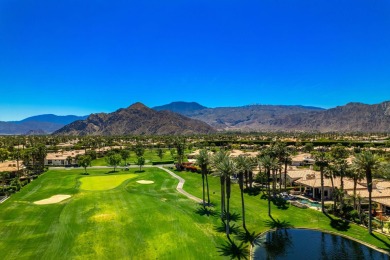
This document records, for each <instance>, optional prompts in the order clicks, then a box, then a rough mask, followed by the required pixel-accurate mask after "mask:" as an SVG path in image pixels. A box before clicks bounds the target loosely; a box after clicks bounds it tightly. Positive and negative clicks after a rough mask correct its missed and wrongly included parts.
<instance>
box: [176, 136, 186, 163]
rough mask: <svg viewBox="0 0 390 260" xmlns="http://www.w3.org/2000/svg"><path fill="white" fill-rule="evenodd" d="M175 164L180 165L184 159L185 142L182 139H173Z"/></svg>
mask: <svg viewBox="0 0 390 260" xmlns="http://www.w3.org/2000/svg"><path fill="white" fill-rule="evenodd" d="M175 147H176V154H177V157H176V158H177V164H179V165H181V164H182V163H183V160H184V151H185V142H184V140H182V139H179V138H178V139H176V140H175Z"/></svg>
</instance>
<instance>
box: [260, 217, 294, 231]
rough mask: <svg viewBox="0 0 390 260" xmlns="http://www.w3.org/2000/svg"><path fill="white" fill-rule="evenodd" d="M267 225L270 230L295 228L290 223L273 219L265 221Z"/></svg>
mask: <svg viewBox="0 0 390 260" xmlns="http://www.w3.org/2000/svg"><path fill="white" fill-rule="evenodd" d="M264 222H265V225H266V226H267V227H269V228H276V229H281V228H293V227H294V226H293V225H291V224H290V222H288V221H285V220H283V221H280V220H279V219H272V220H266V221H264Z"/></svg>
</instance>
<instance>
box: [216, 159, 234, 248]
mask: <svg viewBox="0 0 390 260" xmlns="http://www.w3.org/2000/svg"><path fill="white" fill-rule="evenodd" d="M216 169H217V171H218V172H219V173H220V174H221V175H223V176H224V186H225V190H226V194H225V195H226V208H225V209H226V214H225V216H226V223H225V227H226V236H227V238H228V240H229V241H230V242H231V243H232V240H231V239H230V226H229V222H230V195H231V182H230V176H232V175H233V173H234V171H235V163H234V161H233V160H232V159H231V158H230V157H229V156H225V157H224V158H223V159H222V160H221V161H219V162H218V163H217V164H216Z"/></svg>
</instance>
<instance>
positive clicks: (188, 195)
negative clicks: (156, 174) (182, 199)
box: [157, 167, 203, 203]
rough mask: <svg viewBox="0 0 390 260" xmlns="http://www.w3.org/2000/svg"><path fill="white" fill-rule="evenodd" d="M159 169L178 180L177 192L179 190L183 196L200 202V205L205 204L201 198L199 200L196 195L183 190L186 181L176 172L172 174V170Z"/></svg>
mask: <svg viewBox="0 0 390 260" xmlns="http://www.w3.org/2000/svg"><path fill="white" fill-rule="evenodd" d="M157 168H159V169H161V170H163V171H166V172H167V173H169V174H170V175H171V176H172V177H174V178H176V179H178V180H179V183H178V184H177V186H176V190H177V191H178V192H180V193H181V194H183V195H184V196H186V197H187V198H189V199H192V200H194V201H196V202H198V203H203V200H202V199H200V198H198V197H195V196H194V195H192V194H190V193H188V192H186V191H185V190H183V186H184V183H185V180H184V179H183V178H182V177H180V176H179V175H177V174H175V173H174V172H172V171H170V170H168V169H166V168H163V167H157Z"/></svg>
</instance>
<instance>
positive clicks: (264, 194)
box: [260, 193, 268, 200]
mask: <svg viewBox="0 0 390 260" xmlns="http://www.w3.org/2000/svg"><path fill="white" fill-rule="evenodd" d="M260 199H262V200H268V195H267V194H266V193H263V194H261V196H260Z"/></svg>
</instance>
